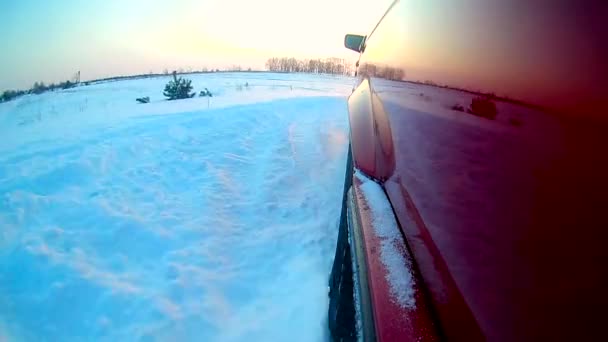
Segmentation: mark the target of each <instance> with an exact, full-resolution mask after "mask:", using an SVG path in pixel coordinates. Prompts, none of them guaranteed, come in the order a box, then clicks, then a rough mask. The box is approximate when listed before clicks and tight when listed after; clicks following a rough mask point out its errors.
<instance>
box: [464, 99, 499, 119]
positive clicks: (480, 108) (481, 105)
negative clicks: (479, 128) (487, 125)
mask: <svg viewBox="0 0 608 342" xmlns="http://www.w3.org/2000/svg"><path fill="white" fill-rule="evenodd" d="M468 112H469V113H470V114H473V115H477V116H481V117H483V118H487V119H494V118H496V114H497V111H496V104H494V101H492V100H491V99H490V98H487V97H476V98H474V99H473V100H472V101H471V107H469V110H468Z"/></svg>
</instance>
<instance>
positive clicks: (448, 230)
mask: <svg viewBox="0 0 608 342" xmlns="http://www.w3.org/2000/svg"><path fill="white" fill-rule="evenodd" d="M433 2H436V3H437V4H436V6H435V7H433V6H430V5H429V6H427V7H425V8H424V9H422V8H420V9H418V10H420V11H423V12H424V13H425V15H431V14H432V13H433V12H432V11H436V15H437V16H439V17H441V14H445V13H448V12H449V13H451V14H450V16H449V20H448V19H446V21H445V22H444V23H446V24H445V25H448V26H449V27H451V28H453V30H454V31H450V32H443V34H441V32H437V30H438V29H439V28H441V27H442V26H441V25H439V26H434V24H433V23H437V21H432V20H431V21H419V22H412V21H405V20H403V21H399V18H400V17H399V16H401V15H403V16H404V18H405V16H406V14H407V13H410V12H407V11H403V12H399V13H398V14H396V15H392V16H391V15H389V16H387V18H389V19H390V20H391V22H390V24H387V25H383V24H382V23H381V24H380V25H379V26H378V28H377V29H376V31H375V32H374V34H373V35H372V36H371V37H370V39H368V43H367V47H366V52H365V53H364V54H363V55H362V58H361V63H362V65H365V64H367V65H372V64H373V65H375V66H377V67H378V68H380V67H395V68H402V69H403V70H404V71H405V75H406V76H405V78H404V79H403V80H400V81H396V80H393V81H391V80H387V79H382V77H385V76H383V75H379V74H375V75H370V74H365V75H364V76H365V77H364V82H365V84H366V87H367V91H366V92H359V93H354V94H353V95H352V96H351V99H349V104H350V106H349V109H350V112H351V117H350V119H351V127H372V128H371V129H370V128H366V129H365V130H362V129H355V130H353V132H352V134H351V139H352V146H353V154H354V156H355V164H356V165H357V166H359V167H361V169H362V170H363V171H365V172H366V173H368V174H369V175H370V176H372V177H374V178H375V179H378V180H382V181H383V184H384V188H385V190H386V192H387V194H388V197H389V199H390V201H391V204H392V206H393V208H394V210H395V212H396V215H397V217H398V220H399V223H400V225H401V228H402V231H403V233H404V235H405V237H406V240H407V243H408V247H409V249H410V251H411V253H412V257H413V259H414V260H415V262H416V264H417V266H418V268H419V271H420V276H421V283H420V284H424V288H425V290H426V291H427V292H428V294H429V299H430V303H431V304H432V309H433V312H434V314H435V317H436V319H437V323H438V326H439V327H440V330H441V334H442V335H443V336H444V337H446V338H447V339H452V340H466V341H473V340H483V339H488V340H493V341H513V340H595V339H598V338H600V337H601V336H603V334H604V331H603V325H604V319H603V317H604V316H605V315H604V314H603V312H604V311H605V310H606V309H605V308H606V307H608V267H607V266H606V265H607V264H608V248H607V247H606V246H607V245H608V214H607V212H606V211H607V210H608V96H606V94H607V92H606V87H605V82H606V81H605V80H606V73H605V71H606V64H605V61H606V60H608V58H606V44H605V40H604V41H603V40H602V39H601V38H600V37H601V36H604V37H605V35H604V33H606V32H608V30H606V23H607V22H606V21H605V20H604V21H602V20H598V18H600V17H602V16H601V15H600V14H599V13H608V12H606V7H605V6H603V5H595V3H594V4H592V3H591V2H588V3H585V2H582V3H580V4H578V3H577V4H574V3H573V4H572V5H566V4H565V2H563V3H562V2H557V3H555V2H547V3H544V5H543V3H538V4H534V5H528V2H524V1H521V2H516V5H517V6H515V5H513V6H512V7H509V6H507V7H508V8H507V9H508V10H504V11H494V10H496V9H498V7H492V6H494V5H493V3H491V2H486V1H472V2H467V3H466V4H464V3H463V4H461V3H458V4H456V3H454V2H441V1H433ZM401 3H402V4H412V3H411V2H401ZM583 3H584V4H583ZM441 4H443V5H445V6H446V7H445V8H444V7H442V6H440V5H441ZM598 4H599V3H598ZM404 6H405V5H404ZM455 6H456V8H455ZM459 6H461V7H462V8H461V7H459ZM466 6H469V8H466ZM501 6H502V5H501ZM505 6H506V5H505ZM544 6H546V8H544ZM447 7H450V8H455V9H454V11H446V10H445V9H446V8H447ZM503 7H504V6H503ZM399 8H401V9H403V6H395V7H394V9H393V10H398V9H399ZM482 9H483V10H482ZM425 11H426V12H425ZM429 11H430V12H429ZM423 12H420V13H423ZM461 12H462V14H463V15H462V16H461V15H458V13H461ZM497 13H499V14H500V16H501V17H493V15H496V14H497ZM522 15H523V16H522ZM431 17H432V16H431ZM467 18H468V19H470V20H468V19H467ZM581 18H584V20H583V19H581ZM410 19H411V18H410ZM465 19H467V20H465ZM490 19H493V20H490ZM519 19H521V20H524V19H525V25H523V24H522V26H520V29H521V30H524V31H526V32H531V35H524V34H521V35H518V34H519V33H522V32H523V31H521V32H520V31H518V34H514V35H511V34H509V32H511V31H509V30H499V29H500V28H501V27H502V26H504V25H507V26H509V25H511V24H513V25H518V24H517V23H519V22H520V21H521V20H519ZM558 19H559V20H558ZM552 23H553V24H555V25H556V26H555V27H553V26H551V25H553V24H552ZM556 23H561V24H559V25H557V24H556ZM565 23H569V25H566V24H565ZM400 24H403V27H405V28H407V29H403V30H401V29H398V28H399V25H400ZM406 24H407V25H406ZM442 25H443V24H442ZM445 25H444V26H445ZM541 25H542V27H540V26H541ZM564 25H565V26H564ZM558 26H559V27H558ZM414 28H415V29H416V34H419V35H422V36H424V35H427V36H428V39H427V40H424V42H425V44H424V45H417V46H414V45H412V46H405V45H404V42H406V43H407V42H409V41H411V39H410V38H411V37H408V36H407V34H408V32H412V30H413V29H414ZM492 30H495V32H494V33H492V32H493V31H492ZM534 32H539V33H538V35H536V36H534V35H532V33H534ZM447 36H451V37H455V39H453V40H450V41H444V40H442V39H440V38H441V37H447ZM487 37H493V39H492V40H487V39H485V38H487ZM543 37H544V38H543ZM568 37H570V38H572V37H576V39H569V38H568ZM541 38H542V39H541ZM545 38H546V39H545ZM552 41H555V42H557V43H555V44H553V43H551V42H552ZM602 41H603V42H602ZM450 44H451V45H450ZM492 46H494V47H500V49H498V50H500V51H502V52H503V53H502V54H500V55H496V54H495V51H498V50H497V49H492V48H491V47H492ZM446 47H449V51H452V52H454V53H449V54H445V55H442V54H441V53H435V54H428V56H427V58H428V59H429V60H432V61H433V63H429V64H425V65H426V67H425V69H420V68H419V67H420V65H423V64H424V63H423V64H420V61H419V60H413V59H412V56H416V55H418V56H425V53H427V52H433V51H436V52H441V51H444V50H445V48H446ZM581 47H587V48H585V49H582V48H581ZM417 48H418V49H419V50H416V49H417ZM562 50H563V52H564V53H562V54H559V51H562ZM590 51H593V53H590ZM456 52H457V53H456ZM446 56H447V57H446ZM454 56H458V59H457V60H456V59H455V58H453V57H454ZM551 56H555V59H551ZM444 57H445V58H444ZM448 57H449V58H448ZM423 60H424V59H423ZM463 61H464V62H463ZM470 61H476V62H475V63H471V62H470ZM452 62H454V63H452ZM458 63H465V64H466V65H467V68H466V69H457V67H458V68H460V67H461V65H459V64H458ZM462 65H464V64H462ZM488 66H491V68H489V67H488ZM503 66H504V68H503ZM583 66H584V67H583ZM417 68H418V69H417ZM416 75H422V76H424V78H416V77H417V76H416ZM422 76H421V77H422ZM405 81H411V82H405ZM425 81H426V83H429V84H431V85H424V84H422V83H423V82H425ZM456 81H458V82H456ZM469 81H470V82H469ZM432 84H439V85H445V86H448V87H456V88H474V89H473V90H475V91H477V93H471V92H467V91H463V90H457V89H449V88H445V87H438V86H434V85H432ZM469 85H471V86H469ZM486 86H487V87H486ZM484 87H486V88H484ZM490 92H498V95H503V94H501V92H504V94H505V95H510V94H513V95H514V96H516V97H517V98H518V99H521V100H524V101H525V102H526V103H529V104H530V105H528V104H524V103H523V102H518V101H512V100H510V99H501V98H500V97H498V98H493V99H492V101H494V102H495V104H496V107H497V110H498V114H497V115H496V118H495V119H494V120H490V119H486V118H483V117H480V116H475V115H472V114H469V113H467V112H466V111H465V112H461V111H455V110H452V109H451V108H452V106H454V105H456V104H458V105H461V106H463V107H464V108H466V107H468V106H469V105H470V103H471V102H472V99H473V98H474V97H477V96H480V93H490ZM372 94H373V95H372ZM520 95H521V96H520ZM374 96H375V98H374ZM365 101H368V102H369V103H373V105H371V106H370V105H368V104H367V103H368V102H365ZM363 103H365V106H363V105H361V104H363ZM533 105H537V106H533ZM543 108H546V109H543ZM355 112H356V115H353V113H355ZM387 128H388V129H387ZM370 130H371V131H372V132H373V134H369V132H370ZM362 132H366V134H363V133H362ZM362 146H365V147H362ZM372 244H373V239H372ZM368 255H373V250H371V249H370V250H369V251H368ZM374 267H379V266H378V265H373V264H372V265H370V269H373V268H374ZM373 291H374V294H373V296H375V297H379V299H378V302H379V303H382V302H381V301H380V299H381V298H382V296H384V295H385V293H384V292H386V291H387V290H386V288H384V287H382V285H377V286H375V287H374V288H373ZM374 310H375V312H376V311H378V317H379V318H377V322H376V324H377V325H378V326H380V327H382V329H388V330H383V331H382V335H383V336H387V338H390V339H392V340H405V339H406V338H403V336H406V337H407V336H410V335H403V336H401V335H399V334H400V332H403V331H405V330H399V329H402V328H400V327H399V324H401V323H402V324H405V325H407V323H404V322H401V321H399V320H397V318H395V317H394V315H398V313H395V312H392V311H391V309H390V307H389V308H385V307H384V306H382V305H380V306H379V307H377V308H374ZM384 319H386V320H387V322H383V321H382V320H384ZM396 322H401V323H399V324H397V323H396ZM411 328H412V327H411V326H410V327H406V328H403V329H406V330H407V329H411ZM391 329H394V330H391ZM391 331H392V332H391Z"/></svg>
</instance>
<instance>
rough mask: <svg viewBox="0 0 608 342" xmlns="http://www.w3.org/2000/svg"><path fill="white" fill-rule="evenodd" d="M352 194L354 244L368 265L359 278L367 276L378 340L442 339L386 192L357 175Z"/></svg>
mask: <svg viewBox="0 0 608 342" xmlns="http://www.w3.org/2000/svg"><path fill="white" fill-rule="evenodd" d="M349 195H350V196H349V197H348V200H349V209H350V210H349V213H350V216H349V218H350V220H349V223H350V226H351V227H352V229H351V230H355V231H356V232H354V233H351V237H352V240H354V241H352V242H351V243H352V244H353V245H355V246H359V245H361V247H360V248H358V249H359V251H358V252H357V251H355V252H354V253H352V254H353V255H354V257H358V258H356V259H361V258H360V256H359V254H362V255H363V258H362V259H363V260H364V263H365V265H364V267H363V270H364V271H363V272H360V271H358V272H355V274H359V275H361V276H365V278H366V279H365V281H364V282H362V283H363V286H362V287H363V288H362V289H360V291H359V292H361V293H362V294H363V295H366V294H369V295H368V297H370V299H369V301H370V302H371V311H372V312H373V314H372V316H373V324H374V328H375V329H374V330H375V338H376V340H378V341H396V340H408V341H437V340H439V335H438V329H437V328H436V327H435V321H434V318H433V316H432V313H431V311H430V308H429V305H428V303H427V299H426V295H425V293H424V288H423V287H422V286H420V284H418V281H419V277H418V276H417V272H416V270H415V269H414V267H413V260H412V257H411V256H410V254H409V252H408V249H407V247H406V245H405V240H403V236H402V235H401V232H400V230H399V226H398V225H397V222H396V219H395V217H394V215H393V212H392V209H391V205H390V202H389V201H388V199H387V198H386V195H385V193H384V190H383V189H382V187H381V186H380V185H379V184H377V183H375V182H374V181H373V180H371V179H368V178H367V177H365V176H363V175H362V174H361V173H359V172H357V173H356V174H355V175H354V176H353V180H352V189H351V192H350V193H349ZM355 267H356V266H355ZM355 267H354V268H355ZM395 278H397V279H395ZM366 286H367V287H368V288H365V287H366ZM396 290H399V291H398V292H397V291H396ZM359 297H361V296H359ZM358 301H360V300H358ZM362 316H363V317H362V318H363V319H362V322H363V325H364V326H365V325H369V323H368V322H367V321H368V320H369V319H365V315H362Z"/></svg>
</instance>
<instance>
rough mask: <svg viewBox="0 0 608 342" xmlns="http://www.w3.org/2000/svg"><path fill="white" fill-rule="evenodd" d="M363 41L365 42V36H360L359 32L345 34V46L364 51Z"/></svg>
mask: <svg viewBox="0 0 608 342" xmlns="http://www.w3.org/2000/svg"><path fill="white" fill-rule="evenodd" d="M363 43H365V36H360V35H358V34H347V35H346V36H344V46H345V47H346V48H347V49H351V50H353V51H357V52H363Z"/></svg>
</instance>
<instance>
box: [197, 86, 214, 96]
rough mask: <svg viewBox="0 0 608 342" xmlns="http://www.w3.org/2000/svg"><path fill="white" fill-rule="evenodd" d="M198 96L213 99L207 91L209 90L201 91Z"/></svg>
mask: <svg viewBox="0 0 608 342" xmlns="http://www.w3.org/2000/svg"><path fill="white" fill-rule="evenodd" d="M198 96H200V97H213V94H211V92H210V91H209V89H207V88H205V90H203V91H201V92H200V93H199V94H198Z"/></svg>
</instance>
